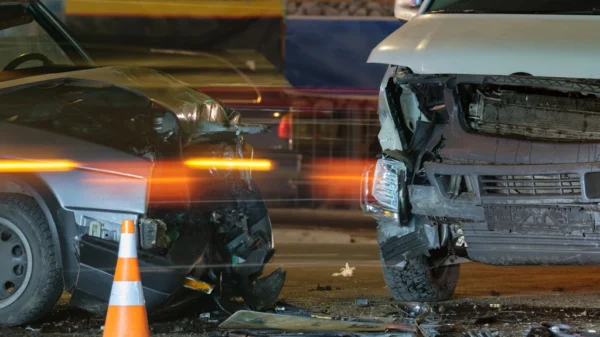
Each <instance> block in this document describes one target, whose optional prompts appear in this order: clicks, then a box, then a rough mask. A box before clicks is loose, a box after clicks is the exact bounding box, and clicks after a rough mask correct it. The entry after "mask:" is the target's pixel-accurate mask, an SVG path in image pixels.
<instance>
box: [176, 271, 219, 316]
mask: <svg viewBox="0 0 600 337" xmlns="http://www.w3.org/2000/svg"><path fill="white" fill-rule="evenodd" d="M183 286H184V287H185V288H187V289H191V290H196V291H200V292H203V293H205V294H208V295H210V294H212V292H213V290H214V288H215V287H214V286H212V285H210V284H208V283H206V282H204V281H200V280H198V279H195V278H193V277H191V276H188V277H186V278H185V281H184V282H183ZM209 314H210V313H209Z"/></svg>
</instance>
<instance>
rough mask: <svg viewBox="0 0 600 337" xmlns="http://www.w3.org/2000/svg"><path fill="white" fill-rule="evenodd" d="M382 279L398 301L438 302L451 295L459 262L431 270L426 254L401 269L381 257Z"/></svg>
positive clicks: (447, 298)
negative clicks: (388, 263) (387, 264)
mask: <svg viewBox="0 0 600 337" xmlns="http://www.w3.org/2000/svg"><path fill="white" fill-rule="evenodd" d="M381 262H382V267H383V278H384V279H385V283H386V284H387V287H388V289H389V290H390V292H391V293H392V296H393V297H394V299H396V300H397V301H401V302H439V301H446V300H449V299H450V298H451V297H452V295H453V294H454V290H455V289H456V284H457V283H458V277H459V274H460V265H451V266H445V267H440V268H435V269H432V268H431V267H430V266H429V262H428V258H427V257H426V256H421V257H417V258H414V259H411V260H409V261H408V264H407V265H406V267H405V268H404V269H400V268H397V267H395V266H386V265H385V263H384V262H383V258H382V259H381Z"/></svg>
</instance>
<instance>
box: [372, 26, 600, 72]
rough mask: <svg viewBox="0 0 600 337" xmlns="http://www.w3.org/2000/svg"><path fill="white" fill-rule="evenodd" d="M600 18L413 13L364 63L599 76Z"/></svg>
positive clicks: (432, 69) (426, 69)
mask: <svg viewBox="0 0 600 337" xmlns="http://www.w3.org/2000/svg"><path fill="white" fill-rule="evenodd" d="M598 32H600V18H598V17H597V16H583V15H499V14H426V15H418V16H416V17H414V18H413V19H411V20H410V21H408V22H407V23H406V24H404V25H403V26H402V27H401V28H399V29H398V30H397V31H395V32H394V33H392V34H391V35H390V36H389V37H387V38H386V39H385V40H384V41H383V42H381V43H380V44H379V45H378V46H377V47H376V48H375V49H374V50H373V51H372V52H371V55H370V57H369V60H368V62H369V63H384V64H393V65H400V66H405V67H409V68H410V69H411V70H412V71H413V72H415V73H419V74H475V75H511V74H515V73H528V74H531V75H533V76H541V77H565V78H587V79H591V78H593V79H597V78H600V68H599V67H598V66H597V63H598V55H600V45H598V44H597V43H594V41H596V40H597V38H598V36H599V35H598V34H599V33H598Z"/></svg>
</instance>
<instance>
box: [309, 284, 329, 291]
mask: <svg viewBox="0 0 600 337" xmlns="http://www.w3.org/2000/svg"><path fill="white" fill-rule="evenodd" d="M332 290H333V288H332V287H331V286H329V285H327V286H322V285H320V284H317V287H316V288H315V289H311V290H310V291H332Z"/></svg>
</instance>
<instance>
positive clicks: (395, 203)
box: [372, 159, 406, 213]
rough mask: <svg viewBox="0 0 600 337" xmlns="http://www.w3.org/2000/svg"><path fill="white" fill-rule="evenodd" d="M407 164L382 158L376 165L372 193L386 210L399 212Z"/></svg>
mask: <svg viewBox="0 0 600 337" xmlns="http://www.w3.org/2000/svg"><path fill="white" fill-rule="evenodd" d="M405 172H406V165H404V164H403V163H401V162H399V161H396V160H390V159H380V160H378V161H377V164H376V165H375V174H374V177H373V192H372V195H373V197H374V198H375V200H377V202H379V204H380V205H381V206H383V207H384V208H385V209H386V210H388V211H391V212H394V213H398V210H399V202H400V200H399V198H400V186H401V183H404V181H400V179H405V177H406V175H405Z"/></svg>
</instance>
